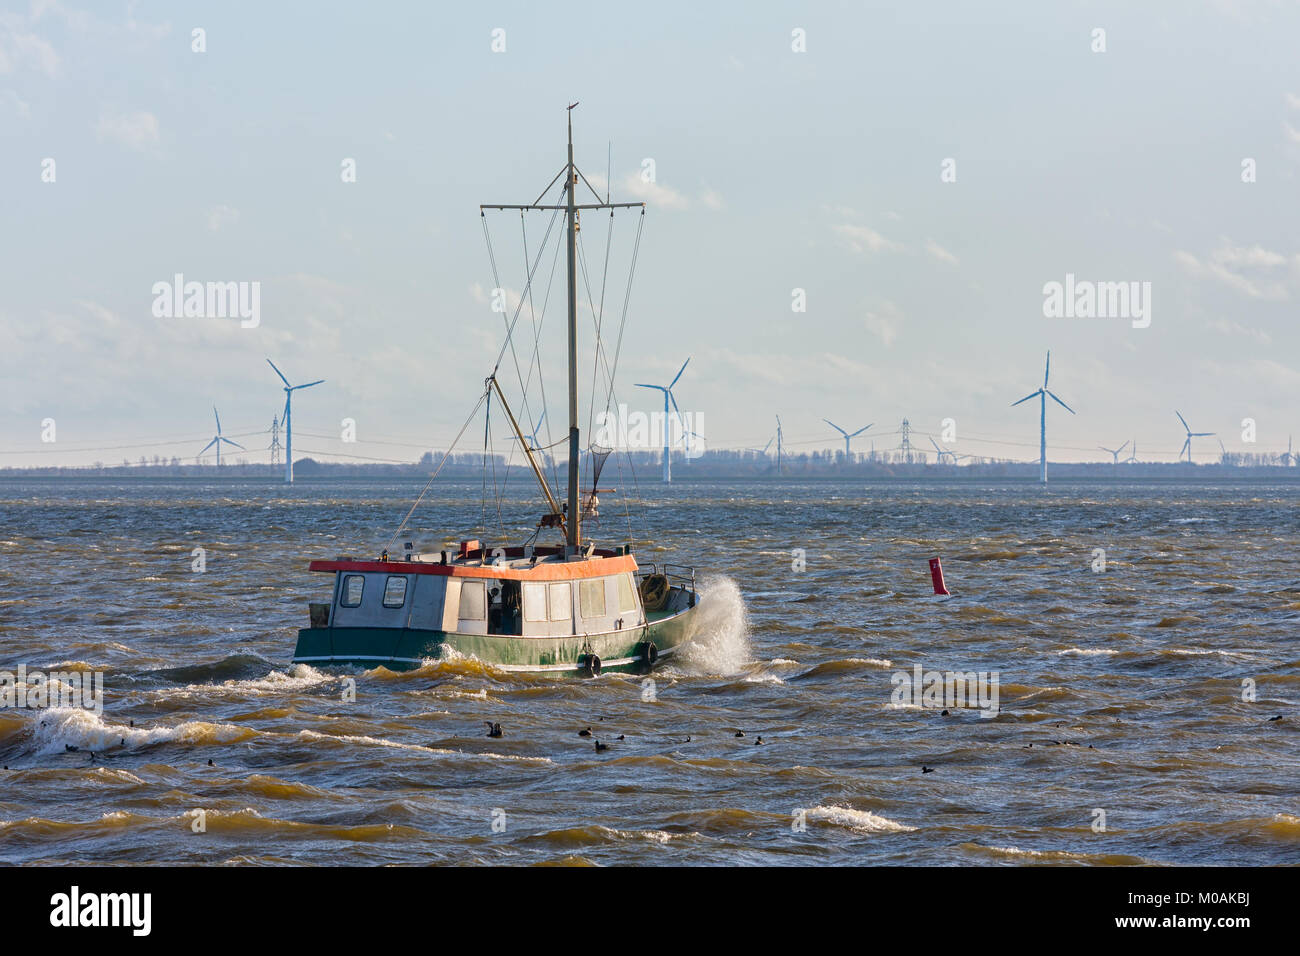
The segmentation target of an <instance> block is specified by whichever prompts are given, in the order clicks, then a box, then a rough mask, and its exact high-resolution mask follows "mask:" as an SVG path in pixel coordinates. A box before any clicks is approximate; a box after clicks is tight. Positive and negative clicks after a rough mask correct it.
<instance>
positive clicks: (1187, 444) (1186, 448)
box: [1174, 408, 1214, 463]
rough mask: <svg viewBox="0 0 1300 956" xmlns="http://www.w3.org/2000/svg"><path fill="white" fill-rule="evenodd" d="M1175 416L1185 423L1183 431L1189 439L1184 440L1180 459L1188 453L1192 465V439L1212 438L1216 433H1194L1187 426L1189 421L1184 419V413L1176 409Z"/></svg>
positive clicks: (1188, 459) (1179, 455) (1179, 454)
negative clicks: (1184, 453)
mask: <svg viewBox="0 0 1300 956" xmlns="http://www.w3.org/2000/svg"><path fill="white" fill-rule="evenodd" d="M1174 414H1175V415H1177V416H1178V420H1179V421H1180V422H1182V423H1183V431H1185V432H1187V438H1185V439H1184V440H1183V448H1182V451H1180V452H1179V453H1178V457H1179V458H1180V459H1181V458H1182V457H1183V452H1186V453H1187V461H1188V462H1189V463H1190V462H1191V460H1192V439H1193V438H1210V437H1211V436H1213V435H1214V432H1194V431H1192V429H1191V426H1190V425H1188V424H1187V419H1185V418H1183V413H1182V412H1180V411H1179V410H1178V409H1176V408H1175V409H1174Z"/></svg>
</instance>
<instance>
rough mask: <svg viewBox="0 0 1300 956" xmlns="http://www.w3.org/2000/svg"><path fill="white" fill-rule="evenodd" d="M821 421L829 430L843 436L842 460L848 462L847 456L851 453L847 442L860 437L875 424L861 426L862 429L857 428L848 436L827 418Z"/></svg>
mask: <svg viewBox="0 0 1300 956" xmlns="http://www.w3.org/2000/svg"><path fill="white" fill-rule="evenodd" d="M822 421H824V422H825V423H826V424H827V425H830V426H831V428H833V429H835V430H836V431H837V432H839V433H840V434H841V435H843V436H844V460H845V461H848V460H849V456H850V455H851V454H852V452H850V451H849V442H850V441H851V440H852V439H854V438H857V437H858V436H859V435H861V434H862V433H863V432H864V431H866V430H867V429H868V428H870V427H871V425H874V424H875V422H872V423H871V425H866V426H863V427H862V428H859V429H858V430H857V431H855V432H854V433H853V434H852V435H850V434H849V433H848V432H846V431H845V430H844V429H843V428H840V426H839V425H836V424H835V423H834V422H833V421H831V420H830V419H829V418H823V419H822Z"/></svg>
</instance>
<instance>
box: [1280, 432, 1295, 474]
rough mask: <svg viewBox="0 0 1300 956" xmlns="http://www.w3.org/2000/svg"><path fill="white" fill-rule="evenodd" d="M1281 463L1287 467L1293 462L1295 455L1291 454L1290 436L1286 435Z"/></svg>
mask: <svg viewBox="0 0 1300 956" xmlns="http://www.w3.org/2000/svg"><path fill="white" fill-rule="evenodd" d="M1282 463H1283V464H1285V465H1286V466H1287V467H1288V468H1290V467H1291V466H1292V465H1294V464H1295V455H1293V454H1291V436H1290V435H1287V436H1286V454H1285V455H1283V456H1282Z"/></svg>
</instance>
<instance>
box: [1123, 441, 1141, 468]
mask: <svg viewBox="0 0 1300 956" xmlns="http://www.w3.org/2000/svg"><path fill="white" fill-rule="evenodd" d="M1124 444H1128V442H1125V443H1124ZM1124 464H1126V465H1137V464H1140V462H1139V461H1138V443H1137V439H1136V438H1134V439H1133V450H1132V451H1131V452H1129V456H1128V457H1127V458H1125V459H1124Z"/></svg>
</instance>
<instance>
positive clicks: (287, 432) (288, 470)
mask: <svg viewBox="0 0 1300 956" xmlns="http://www.w3.org/2000/svg"><path fill="white" fill-rule="evenodd" d="M266 364H267V365H269V366H271V368H273V369H275V374H276V375H279V376H280V381H282V382H284V480H285V483H286V484H290V485H291V484H293V393H294V392H296V391H298V389H300V388H311V387H312V386H313V385H319V384H321V382H323V381H325V379H323V378H318V379H317V380H316V381H314V382H308V383H307V384H306V385H290V384H289V380H288V379H287V378H285V377H284V373H283V372H281V371H280V370H279V369H278V368H275V363H274V362H272V361H271V360H270V359H267V360H266Z"/></svg>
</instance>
